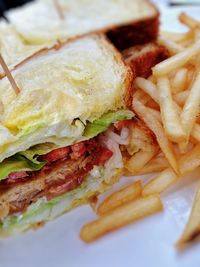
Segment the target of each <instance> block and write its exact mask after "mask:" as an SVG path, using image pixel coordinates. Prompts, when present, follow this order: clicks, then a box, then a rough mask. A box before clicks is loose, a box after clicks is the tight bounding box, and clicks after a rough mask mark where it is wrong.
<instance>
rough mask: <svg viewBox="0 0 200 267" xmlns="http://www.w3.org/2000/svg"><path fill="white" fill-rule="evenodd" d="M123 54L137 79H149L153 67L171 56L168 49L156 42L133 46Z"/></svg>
mask: <svg viewBox="0 0 200 267" xmlns="http://www.w3.org/2000/svg"><path fill="white" fill-rule="evenodd" d="M122 54H123V57H124V59H125V62H126V63H127V64H128V65H129V66H130V67H131V69H132V72H133V76H134V77H135V78H136V77H143V78H147V77H148V76H150V75H151V68H152V67H153V66H155V65H156V64H157V63H159V62H161V61H162V60H164V59H166V58H168V57H169V56H170V54H169V51H168V50H167V48H165V47H164V46H162V45H159V44H157V43H155V42H153V43H152V42H151V43H147V44H144V45H136V46H132V47H130V48H129V49H126V50H124V51H123V52H122Z"/></svg>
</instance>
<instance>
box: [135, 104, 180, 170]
mask: <svg viewBox="0 0 200 267" xmlns="http://www.w3.org/2000/svg"><path fill="white" fill-rule="evenodd" d="M133 109H134V110H135V112H136V113H137V115H138V116H139V117H140V118H141V119H142V120H143V121H144V122H145V123H146V125H147V126H148V127H149V128H150V129H151V130H152V132H153V133H154V134H155V136H156V139H157V142H158V144H159V145H160V148H161V150H162V151H163V153H164V155H165V157H166V158H167V160H168V161H169V164H170V165H171V166H172V168H173V170H174V171H175V172H176V173H178V172H179V171H178V165H177V161H176V157H175V155H174V152H173V148H172V144H171V142H170V141H169V140H168V138H167V136H166V134H165V132H164V129H163V127H162V125H161V124H160V122H159V121H158V120H157V119H156V118H155V117H154V116H153V115H152V114H151V113H149V112H148V109H147V108H146V107H145V106H144V105H143V104H142V103H141V102H139V101H138V100H137V99H134V100H133Z"/></svg>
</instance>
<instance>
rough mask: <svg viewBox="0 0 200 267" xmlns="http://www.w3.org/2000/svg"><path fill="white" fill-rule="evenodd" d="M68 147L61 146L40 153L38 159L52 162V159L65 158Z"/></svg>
mask: <svg viewBox="0 0 200 267" xmlns="http://www.w3.org/2000/svg"><path fill="white" fill-rule="evenodd" d="M69 151H70V149H69V147H68V146H67V147H62V148H58V149H55V150H53V151H51V152H49V153H47V154H46V155H42V156H40V157H39V160H41V161H42V160H46V161H48V162H53V161H57V160H59V159H66V158H68V157H69Z"/></svg>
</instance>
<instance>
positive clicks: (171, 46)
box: [158, 36, 184, 55]
mask: <svg viewBox="0 0 200 267" xmlns="http://www.w3.org/2000/svg"><path fill="white" fill-rule="evenodd" d="M158 43H159V44H161V45H163V46H165V47H166V48H167V49H168V51H169V52H170V54H171V55H175V54H177V53H180V52H181V51H183V49H184V47H182V46H181V45H180V44H177V43H175V42H174V41H172V40H170V39H167V38H165V37H163V36H160V37H159V38H158Z"/></svg>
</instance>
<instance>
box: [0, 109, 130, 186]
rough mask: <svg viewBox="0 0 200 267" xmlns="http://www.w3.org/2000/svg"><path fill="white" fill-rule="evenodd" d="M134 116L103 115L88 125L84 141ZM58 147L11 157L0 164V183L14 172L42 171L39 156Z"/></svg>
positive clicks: (124, 112)
mask: <svg viewBox="0 0 200 267" xmlns="http://www.w3.org/2000/svg"><path fill="white" fill-rule="evenodd" d="M133 116H134V114H133V112H131V111H129V110H119V111H116V112H109V113H107V114H105V115H103V116H102V117H101V118H100V119H97V120H95V121H94V122H92V123H90V122H89V123H87V124H86V127H85V130H84V134H83V139H85V138H87V139H88V138H92V137H94V136H96V135H98V134H100V133H102V132H104V131H106V130H107V129H108V127H109V126H110V125H111V124H112V123H114V122H116V121H121V120H128V119H131V118H132V117H133ZM58 147H60V146H58V145H56V144H54V143H44V144H39V145H35V146H33V147H31V148H29V149H28V150H26V151H21V152H18V153H17V154H15V155H14V156H11V157H9V158H8V159H6V160H4V161H3V162H1V163H0V181H1V180H3V179H5V178H6V177H7V176H8V175H9V174H10V173H12V172H19V171H38V170H40V169H41V168H42V167H43V166H44V165H45V164H46V162H40V161H38V156H40V155H44V154H46V153H48V152H50V151H52V150H54V149H56V148H58Z"/></svg>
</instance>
